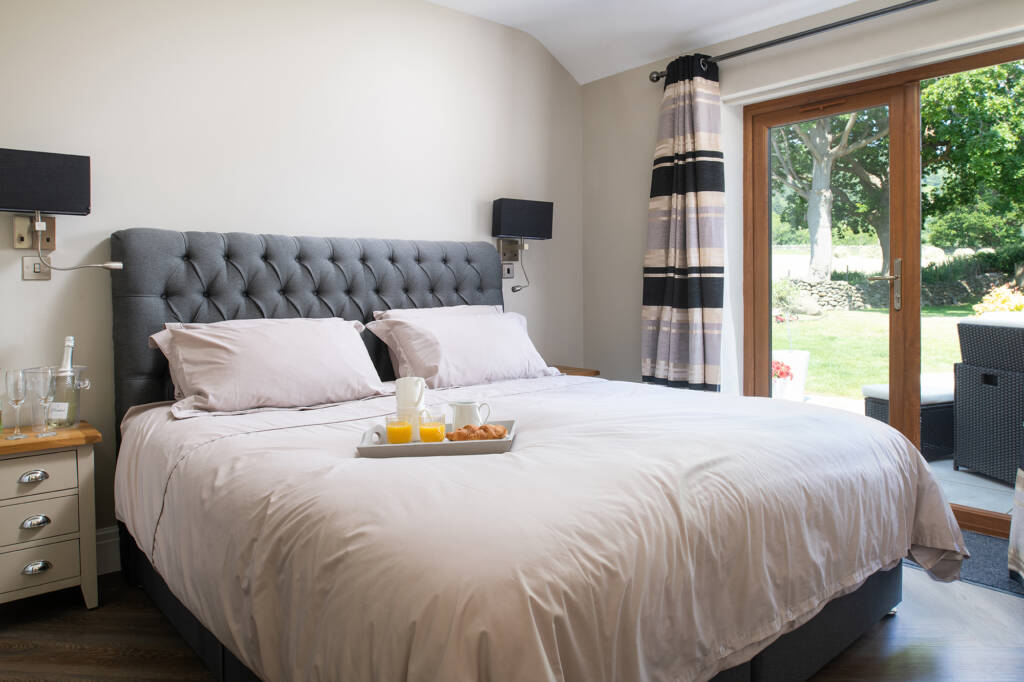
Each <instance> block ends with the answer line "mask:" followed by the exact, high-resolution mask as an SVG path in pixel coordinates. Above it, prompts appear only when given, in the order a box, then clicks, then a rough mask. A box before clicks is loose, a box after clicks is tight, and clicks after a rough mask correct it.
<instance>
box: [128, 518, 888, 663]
mask: <svg viewBox="0 0 1024 682" xmlns="http://www.w3.org/2000/svg"><path fill="white" fill-rule="evenodd" d="M118 526H119V530H120V533H121V571H122V573H123V575H124V577H125V580H126V581H128V582H129V583H131V584H135V585H138V586H140V587H142V589H143V590H144V591H145V592H146V594H147V595H149V597H150V599H152V600H153V602H154V603H156V606H157V608H158V609H160V611H161V612H162V613H163V614H164V616H165V617H166V618H167V620H169V621H170V622H171V624H172V625H173V626H174V627H175V629H176V630H177V631H178V633H179V634H180V635H181V636H182V638H183V639H184V640H185V641H186V642H188V645H189V646H190V647H192V649H193V650H194V651H195V652H196V654H197V655H198V656H199V658H200V659H202V661H203V663H204V665H206V667H207V668H208V669H209V670H210V672H212V673H213V675H214V677H215V678H216V679H217V680H218V682H251V681H255V680H259V679H260V678H259V677H257V676H256V675H255V674H254V673H253V672H252V671H251V670H249V668H247V667H246V665H245V664H244V663H242V662H241V661H240V660H238V658H237V657H236V656H235V655H234V654H232V653H231V651H230V650H229V649H228V648H227V647H225V646H224V645H223V644H221V643H220V641H219V640H218V639H217V638H216V637H215V636H214V635H213V634H212V633H211V632H210V631H209V630H207V629H206V628H205V627H203V625H202V623H200V622H199V620H198V619H196V617H195V616H194V615H192V612H191V611H189V610H188V609H187V608H186V607H185V605H184V604H182V603H181V602H180V601H178V599H177V597H175V596H174V594H173V593H172V592H171V590H170V588H168V587H167V583H165V582H164V580H163V578H161V577H160V574H158V573H157V572H156V569H154V568H153V567H152V566H151V565H150V563H149V560H148V559H147V558H146V555H145V554H143V553H142V551H141V550H140V549H139V548H138V545H137V544H136V543H135V538H133V537H132V535H131V534H130V533H129V532H128V530H127V529H126V528H125V526H124V525H123V524H120V523H119V524H118ZM902 595H903V576H902V573H901V565H897V566H896V567H895V568H892V569H890V570H888V571H878V572H877V573H875V574H874V575H872V576H871V577H870V578H868V579H867V580H866V581H865V582H864V584H863V585H861V586H860V588H858V589H857V590H856V591H855V592H851V593H850V594H847V595H844V596H842V597H839V598H837V599H833V600H832V601H830V602H829V603H828V604H827V605H826V606H825V608H824V609H822V610H821V612H820V613H819V614H818V615H817V616H815V617H814V618H812V619H811V620H809V621H808V622H807V623H805V624H804V625H802V626H801V627H799V628H797V629H796V630H794V631H793V632H790V633H787V634H785V635H783V636H782V637H780V638H779V639H777V640H776V641H775V642H773V643H772V644H771V645H770V646H769V647H768V648H767V649H765V650H764V651H761V652H760V653H759V654H757V655H756V656H754V657H753V658H752V659H751V660H749V661H747V662H746V663H742V664H740V665H738V666H735V667H733V668H729V669H728V670H724V671H722V672H720V673H719V674H718V675H716V676H715V677H714V678H713V679H712V682H793V681H794V680H806V679H808V678H809V677H811V676H812V675H813V674H814V673H816V672H817V671H818V670H820V669H821V668H822V667H823V666H824V665H825V664H826V663H828V662H829V661H831V660H832V659H833V658H835V657H836V656H838V655H839V654H840V653H842V651H843V650H844V649H846V648H847V647H848V646H850V645H851V644H853V643H854V642H855V641H856V640H857V639H858V638H859V637H860V636H861V635H863V634H864V633H865V632H867V630H868V629H869V628H870V627H871V626H872V625H874V624H875V623H877V622H878V621H880V620H882V619H883V618H884V617H885V616H886V615H888V614H889V612H890V611H892V609H894V608H895V607H896V605H897V604H899V603H900V601H901V599H902Z"/></svg>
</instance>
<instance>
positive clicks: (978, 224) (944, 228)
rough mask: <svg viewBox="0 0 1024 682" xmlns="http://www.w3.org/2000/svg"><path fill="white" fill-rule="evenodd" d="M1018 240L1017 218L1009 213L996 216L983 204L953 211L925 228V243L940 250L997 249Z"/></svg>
mask: <svg viewBox="0 0 1024 682" xmlns="http://www.w3.org/2000/svg"><path fill="white" fill-rule="evenodd" d="M1020 240H1021V229H1020V223H1019V222H1018V217H1017V216H1016V215H1014V214H1012V213H1006V214H1003V215H1000V214H999V213H997V212H996V211H994V210H993V209H992V207H991V206H989V205H988V203H986V202H985V201H978V202H977V203H976V204H974V205H973V206H960V207H957V208H955V209H953V210H952V211H949V212H948V213H944V214H942V215H940V216H938V217H937V218H935V219H934V220H933V221H931V222H930V223H929V225H928V241H929V242H930V243H931V244H934V245H935V246H941V247H943V248H959V247H968V248H972V249H977V248H979V247H982V246H988V247H991V248H999V247H1001V246H1007V245H1011V244H1016V243H1018V242H1020Z"/></svg>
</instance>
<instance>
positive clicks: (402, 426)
mask: <svg viewBox="0 0 1024 682" xmlns="http://www.w3.org/2000/svg"><path fill="white" fill-rule="evenodd" d="M384 426H385V428H386V429H387V432H388V443H391V444H392V445H400V444H402V443H408V442H409V441H411V440H412V424H411V423H410V422H409V420H407V419H405V418H403V417H399V416H398V415H397V414H393V415H390V416H388V417H385V418H384Z"/></svg>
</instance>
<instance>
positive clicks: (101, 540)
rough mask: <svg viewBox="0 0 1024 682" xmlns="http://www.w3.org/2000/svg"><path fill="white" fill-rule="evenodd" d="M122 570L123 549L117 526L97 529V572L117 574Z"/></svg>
mask: <svg viewBox="0 0 1024 682" xmlns="http://www.w3.org/2000/svg"><path fill="white" fill-rule="evenodd" d="M120 570H121V549H120V541H119V539H118V533H117V526H107V527H106V528H97V529H96V572H97V573H99V574H100V575H103V574H104V573H117V572H118V571H120Z"/></svg>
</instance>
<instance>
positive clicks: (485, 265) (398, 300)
mask: <svg viewBox="0 0 1024 682" xmlns="http://www.w3.org/2000/svg"><path fill="white" fill-rule="evenodd" d="M110 253H111V258H112V259H113V260H119V261H123V262H124V270H122V271H120V272H117V271H115V272H113V273H111V288H112V294H113V305H114V395H115V410H116V416H117V420H118V423H120V421H121V418H122V417H123V416H124V413H125V412H126V411H127V410H128V408H130V407H131V406H133V405H140V404H143V403H150V402H155V401H160V400H170V399H171V397H172V396H173V387H172V385H171V380H170V376H169V375H168V372H167V361H166V360H165V359H164V357H163V355H162V354H161V353H160V352H159V351H156V350H151V349H150V348H149V347H148V338H149V336H150V334H153V333H155V332H157V331H159V330H160V329H162V328H163V325H164V323H165V322H219V321H222V320H235V319H250V318H261V317H271V318H284V317H331V316H333V317H341V318H345V319H348V320H360V321H362V322H368V321H370V320H371V319H372V317H373V311H374V310H386V309H389V308H432V307H437V306H447V305H464V304H473V305H479V304H486V305H500V304H501V303H502V296H501V263H500V261H499V259H498V252H497V251H496V250H495V248H494V247H493V246H491V245H490V244H488V243H486V242H439V241H398V240H385V239H343V238H325V237H290V236H283V235H257V234H248V233H238V232H234V233H219V232H174V231H170V230H154V229H149V228H133V229H130V230H122V231H120V232H115V233H114V234H113V235H111V238H110ZM364 341H366V344H367V347H368V348H369V350H370V355H371V357H372V358H373V361H374V364H375V365H376V366H377V371H378V372H379V373H380V375H381V378H382V379H385V380H388V379H392V378H394V377H393V375H392V370H391V362H390V360H389V359H388V356H387V347H386V346H384V344H383V343H381V342H380V341H379V340H378V339H377V338H376V337H375V336H373V334H371V333H369V332H365V333H364ZM301 361H302V358H296V362H301ZM250 369H251V371H259V368H250Z"/></svg>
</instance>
